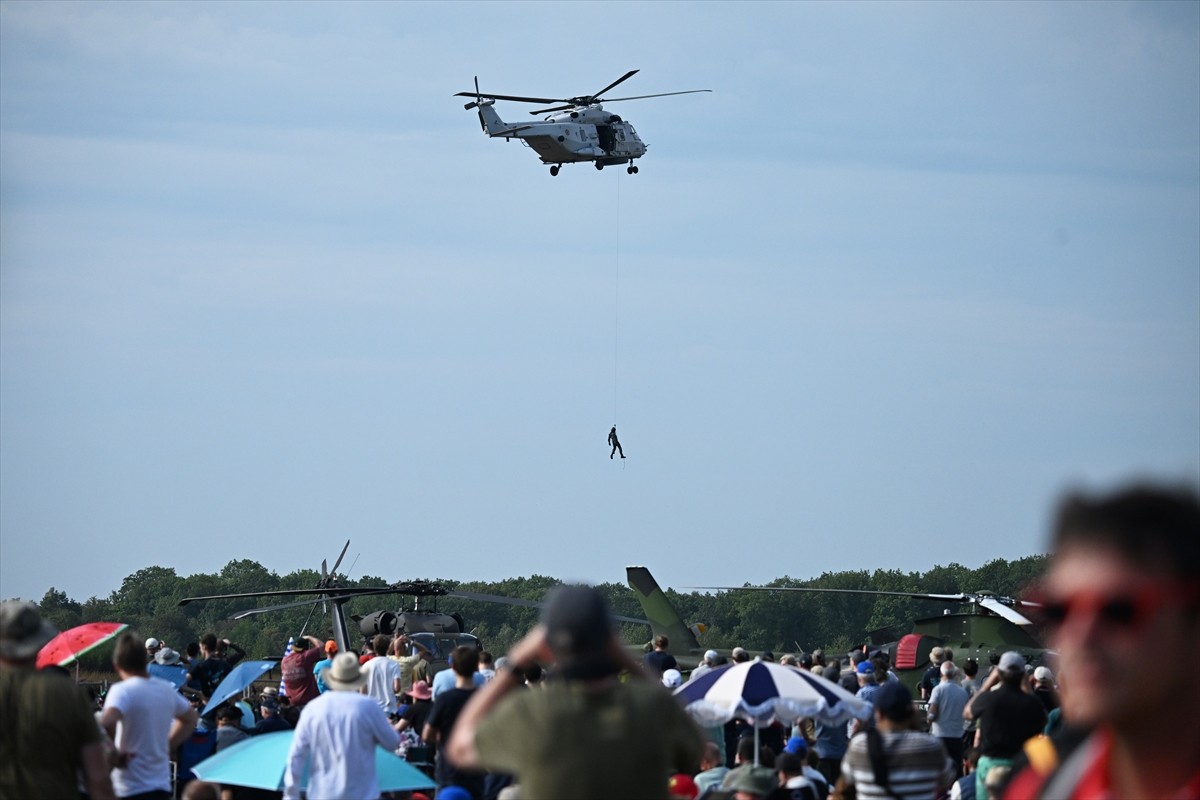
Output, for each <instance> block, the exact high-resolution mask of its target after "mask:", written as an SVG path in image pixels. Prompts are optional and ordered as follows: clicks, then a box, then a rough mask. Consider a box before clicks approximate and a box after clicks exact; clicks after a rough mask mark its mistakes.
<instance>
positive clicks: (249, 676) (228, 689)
mask: <svg viewBox="0 0 1200 800" xmlns="http://www.w3.org/2000/svg"><path fill="white" fill-rule="evenodd" d="M274 667H275V662H274V661H243V662H242V663H240V664H238V665H237V666H236V667H234V668H233V669H232V670H230V672H229V674H228V675H226V676H225V679H224V680H222V681H221V682H220V683H219V684H217V688H216V689H214V690H213V693H212V697H210V698H209V700H208V705H206V706H205V707H204V710H203V711H201V712H200V716H202V717H204V716H207V715H208V712H209V711H212V710H213V709H214V708H216V707H217V706H219V705H221V703H224V702H225V701H226V700H228V699H229V698H231V697H233V696H234V695H236V694H240V693H241V692H242V690H243V689H245V688H246V687H247V686H249V685H250V684H252V683H254V681H255V680H257V679H258V677H259V676H260V675H262V674H263V673H264V672H266V671H267V670H270V669H273V668H274Z"/></svg>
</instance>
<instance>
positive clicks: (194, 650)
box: [183, 642, 200, 658]
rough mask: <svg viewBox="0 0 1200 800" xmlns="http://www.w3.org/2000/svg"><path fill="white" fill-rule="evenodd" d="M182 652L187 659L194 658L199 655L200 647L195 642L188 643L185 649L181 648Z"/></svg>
mask: <svg viewBox="0 0 1200 800" xmlns="http://www.w3.org/2000/svg"><path fill="white" fill-rule="evenodd" d="M183 652H185V653H187V656H188V658H195V657H196V656H198V655H200V645H199V644H197V643H196V642H188V643H187V647H185V648H183Z"/></svg>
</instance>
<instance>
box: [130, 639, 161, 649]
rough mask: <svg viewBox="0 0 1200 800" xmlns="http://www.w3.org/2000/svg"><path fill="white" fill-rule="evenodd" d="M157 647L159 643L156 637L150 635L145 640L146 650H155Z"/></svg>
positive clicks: (159, 645)
mask: <svg viewBox="0 0 1200 800" xmlns="http://www.w3.org/2000/svg"><path fill="white" fill-rule="evenodd" d="M134 641H137V640H136V639H134ZM159 647H161V643H160V642H159V641H158V639H155V638H154V637H153V636H151V637H150V638H149V639H147V640H146V649H147V650H157V649H158V648H159Z"/></svg>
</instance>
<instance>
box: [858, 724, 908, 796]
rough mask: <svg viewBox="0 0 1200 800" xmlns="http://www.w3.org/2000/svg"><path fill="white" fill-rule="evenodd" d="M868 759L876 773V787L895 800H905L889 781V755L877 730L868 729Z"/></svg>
mask: <svg viewBox="0 0 1200 800" xmlns="http://www.w3.org/2000/svg"><path fill="white" fill-rule="evenodd" d="M867 759H868V760H869V761H870V762H871V771H872V772H874V773H875V785H876V786H878V787H879V788H880V789H883V790H884V791H885V792H887V793H888V796H889V797H891V798H893V800H903V798H902V797H900V795H898V794H896V790H895V789H893V788H892V785H891V783H890V782H889V781H888V767H887V754H886V753H885V752H884V750H883V737H882V736H880V735H879V731H878V730H876V729H875V728H867Z"/></svg>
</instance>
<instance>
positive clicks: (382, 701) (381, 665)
mask: <svg viewBox="0 0 1200 800" xmlns="http://www.w3.org/2000/svg"><path fill="white" fill-rule="evenodd" d="M362 669H363V672H365V673H366V674H367V695H368V696H369V697H370V698H371V699H372V700H374V701H375V702H376V703H379V707H380V708H382V709H383V710H384V712H385V713H387V714H395V713H396V708H397V705H396V692H395V686H396V681H398V680H400V665H399V664H397V663H396V662H395V661H393V660H392V659H390V658H384V657H382V656H379V657H376V658H372V659H371V660H370V661H368V662H367V663H366V664H363V668H362Z"/></svg>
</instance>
